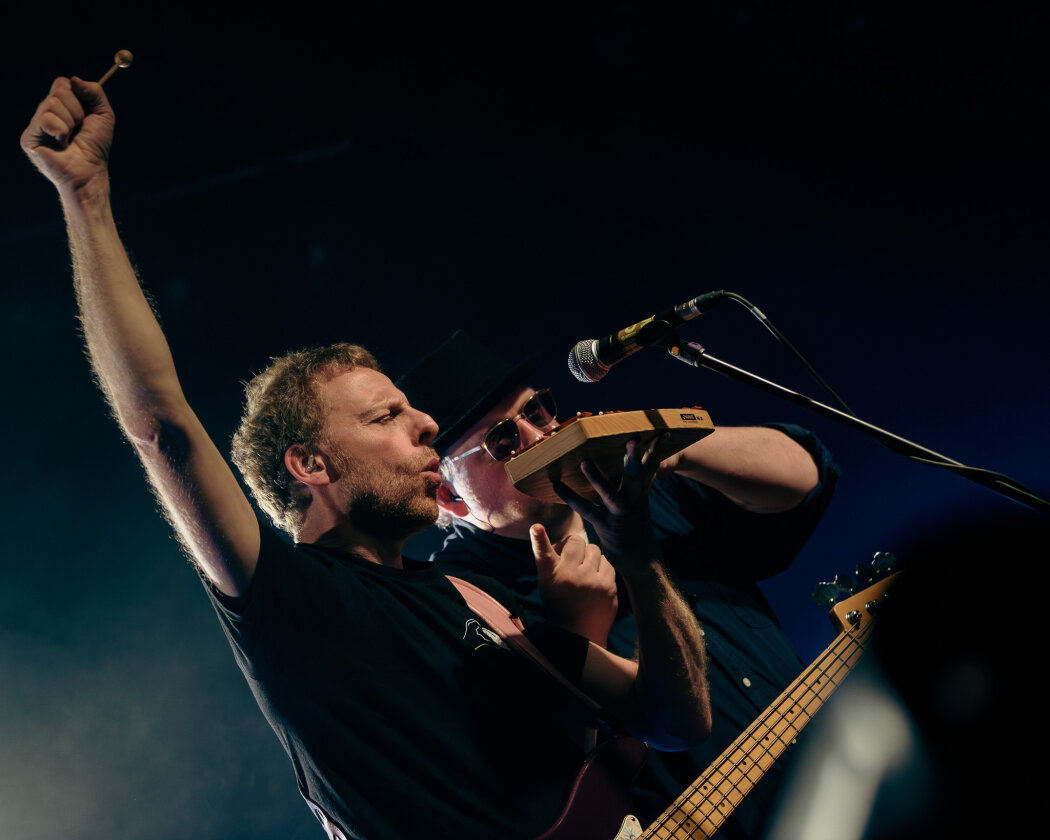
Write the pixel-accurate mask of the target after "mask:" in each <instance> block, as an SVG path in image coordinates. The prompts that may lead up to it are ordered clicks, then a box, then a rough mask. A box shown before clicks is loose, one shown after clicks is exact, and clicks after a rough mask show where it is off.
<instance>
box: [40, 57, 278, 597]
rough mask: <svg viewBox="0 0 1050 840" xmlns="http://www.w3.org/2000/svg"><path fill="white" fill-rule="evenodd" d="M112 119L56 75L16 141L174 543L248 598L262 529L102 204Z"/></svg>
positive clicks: (97, 89)
mask: <svg viewBox="0 0 1050 840" xmlns="http://www.w3.org/2000/svg"><path fill="white" fill-rule="evenodd" d="M113 124H114V118H113V111H112V108H111V107H110V105H109V101H108V100H107V98H106V95H105V93H104V92H103V90H102V88H101V86H100V85H98V84H96V83H91V82H84V81H82V80H80V79H76V78H73V79H66V78H59V79H56V80H55V82H54V84H53V85H52V87H51V91H50V93H49V95H48V97H47V98H46V99H44V101H43V102H42V103H41V104H40V106H39V107H38V108H37V111H36V113H35V114H34V115H33V118H32V120H31V121H30V123H29V126H28V127H27V128H26V130H25V132H24V133H23V134H22V148H23V149H24V150H25V152H26V154H27V155H28V156H29V158H30V160H31V161H32V162H33V164H34V165H35V166H36V167H37V168H38V169H39V170H40V171H41V172H42V173H43V174H44V175H45V176H46V177H47V178H48V179H49V180H50V181H51V182H52V183H53V184H54V185H55V187H56V188H57V190H58V193H59V197H60V198H61V201H62V209H63V211H64V214H65V219H66V225H67V228H68V232H69V242H70V250H71V252H72V257H73V270H74V282H75V286H76V295H77V303H78V307H79V312H80V319H81V322H82V324H83V330H84V337H85V340H86V343H87V349H88V354H89V356H90V359H91V364H92V367H93V368H94V371H95V374H96V376H97V378H98V382H99V385H100V386H101V388H102V391H103V393H104V394H105V396H106V399H107V401H108V402H109V404H110V406H111V408H112V409H113V414H114V416H115V417H116V419H117V422H118V423H119V424H120V427H121V429H122V430H123V432H124V434H125V435H126V436H127V438H128V440H129V441H130V442H131V443H132V445H133V446H134V447H135V450H136V452H137V453H138V456H139V458H140V460H141V461H142V463H143V465H144V466H145V468H146V472H147V474H148V475H149V478H150V481H151V483H152V485H153V487H154V489H155V491H156V493H157V495H158V497H159V498H160V500H161V502H162V504H163V505H164V508H165V510H166V512H167V515H168V517H169V519H170V521H171V522H172V524H173V526H174V527H175V529H176V531H177V532H178V535H179V537H180V539H181V540H182V542H183V544H184V545H185V546H186V547H187V549H188V550H189V551H190V552H191V554H192V555H193V556H194V558H195V559H196V561H197V562H198V563H199V564H200V566H201V568H202V569H203V571H204V572H205V574H206V575H207V576H208V578H209V579H210V580H211V581H212V583H214V584H215V586H216V587H218V589H220V590H221V591H222V592H225V593H226V594H228V595H241V594H244V593H245V592H246V591H247V587H248V584H249V583H250V581H251V576H252V574H253V572H254V570H255V563H256V559H257V556H258V551H259V527H258V522H257V520H256V519H255V515H254V513H253V511H252V508H251V505H250V504H249V502H248V500H247V498H246V497H245V496H244V493H243V492H242V491H241V489H240V485H239V484H238V482H237V479H236V478H235V477H234V475H233V472H232V470H231V469H230V467H229V465H228V464H227V463H226V460H225V459H224V458H223V456H222V455H221V454H220V452H219V450H218V449H217V448H216V447H215V445H214V443H213V442H212V441H211V439H210V438H209V437H208V435H207V433H206V432H205V430H204V428H203V426H202V425H201V423H200V421H199V420H198V419H197V417H196V415H195V414H194V413H193V411H192V409H191V408H190V406H189V404H188V403H187V401H186V398H185V397H184V395H183V393H182V387H181V386H180V384H179V380H178V376H177V374H176V371H175V365H174V362H173V360H172V357H171V352H170V350H169V348H168V343H167V341H166V339H165V338H164V334H163V333H162V331H161V329H160V325H159V324H158V323H157V319H156V318H155V317H154V314H153V311H152V309H151V307H150V305H149V302H148V301H147V300H146V297H145V295H144V294H143V293H142V289H141V287H140V286H139V282H138V278H137V277H136V275H135V272H134V270H133V268H132V266H131V262H130V260H129V259H128V256H127V253H126V252H125V250H124V247H123V245H122V243H121V241H120V237H119V235H118V233H117V227H116V223H115V221H114V219H113V214H112V209H111V207H110V200H109V197H110V185H109V174H108V168H107V165H106V161H107V159H108V155H109V148H110V143H111V141H112V136H113Z"/></svg>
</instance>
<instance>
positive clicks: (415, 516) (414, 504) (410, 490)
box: [338, 458, 438, 540]
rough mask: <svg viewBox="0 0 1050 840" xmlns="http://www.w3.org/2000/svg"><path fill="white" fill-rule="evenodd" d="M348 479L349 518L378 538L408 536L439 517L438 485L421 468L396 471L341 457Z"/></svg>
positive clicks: (344, 472)
mask: <svg viewBox="0 0 1050 840" xmlns="http://www.w3.org/2000/svg"><path fill="white" fill-rule="evenodd" d="M339 460H340V461H341V463H339V465H338V468H339V470H340V473H341V474H342V476H343V477H344V480H345V481H346V482H347V519H349V521H350V524H351V525H353V526H354V528H356V529H357V530H359V531H361V532H362V533H365V534H370V535H371V536H373V537H377V538H379V539H390V540H405V539H408V538H409V537H411V536H412V535H413V534H418V533H419V532H420V531H423V530H424V529H426V528H428V527H430V526H431V525H433V524H434V522H435V521H436V520H437V515H438V506H437V498H436V497H437V486H434V487H433V488H430V487H428V486H426V485H425V483H424V479H423V477H422V475H421V474H420V473H419V472H414V473H409V472H393V471H389V470H379V469H376V468H375V467H372V466H369V465H365V464H362V463H359V462H355V461H354V460H353V459H352V458H341V459H339Z"/></svg>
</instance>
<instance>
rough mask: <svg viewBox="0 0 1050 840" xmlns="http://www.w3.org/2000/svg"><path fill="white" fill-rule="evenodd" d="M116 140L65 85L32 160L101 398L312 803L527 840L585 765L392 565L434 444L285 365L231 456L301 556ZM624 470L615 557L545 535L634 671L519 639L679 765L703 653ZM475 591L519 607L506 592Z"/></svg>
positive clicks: (321, 356) (551, 715) (335, 833)
mask: <svg viewBox="0 0 1050 840" xmlns="http://www.w3.org/2000/svg"><path fill="white" fill-rule="evenodd" d="M113 123H114V119H113V111H112V109H111V108H110V105H109V102H108V100H107V98H106V96H105V93H104V92H103V90H102V88H101V87H100V86H99V85H98V84H95V83H89V82H84V81H82V80H80V79H77V78H73V79H67V78H59V79H57V80H56V81H55V82H54V84H53V85H52V88H51V91H50V94H49V95H48V96H47V98H46V99H44V101H43V102H42V103H41V105H40V106H39V108H38V109H37V111H36V113H35V115H34V116H33V118H32V120H31V122H30V124H29V126H28V127H27V129H26V131H25V132H24V134H23V136H22V146H23V148H24V150H25V151H26V153H27V154H28V155H29V157H30V159H31V160H32V161H33V163H34V164H35V165H36V166H37V168H38V169H39V170H40V171H41V172H42V173H43V174H44V175H45V176H47V178H49V179H50V180H51V181H52V183H53V184H54V185H55V186H56V188H57V189H58V192H59V196H60V197H61V201H62V207H63V210H64V212H65V217H66V222H67V226H68V231H69V240H70V247H71V250H72V255H73V265H74V279H75V285H76V294H77V301H78V304H79V308H80V317H81V321H82V324H83V330H84V336H85V339H86V342H87V348H88V351H89V355H90V358H91V362H92V365H93V367H94V370H95V373H96V375H97V377H98V381H99V384H100V385H101V388H102V390H103V392H104V394H105V396H106V399H107V400H108V402H109V404H110V406H111V407H112V409H113V413H114V415H115V417H116V419H117V421H118V422H119V424H120V427H121V429H122V430H123V432H124V434H125V435H126V436H127V438H128V440H129V441H130V442H131V444H132V445H133V447H134V448H135V451H136V453H137V454H138V456H139V458H140V460H141V461H142V463H143V465H144V466H145V468H146V471H147V474H148V476H149V480H150V483H151V485H152V487H153V490H154V492H155V493H156V495H157V497H158V498H159V500H160V502H161V503H162V505H163V507H164V510H165V512H166V514H167V517H168V519H169V520H170V522H171V524H172V526H173V528H174V529H175V531H176V533H177V534H178V537H179V539H180V540H181V542H182V544H183V546H184V547H185V548H186V550H187V552H188V553H189V554H190V555H191V556H192V558H193V560H194V561H195V563H196V566H197V568H198V569H199V571H200V574H201V576H202V578H203V580H204V582H205V587H206V589H207V592H208V595H209V597H210V598H211V599H212V601H213V603H214V605H215V608H216V611H217V613H218V615H219V619H220V622H221V624H222V627H223V629H224V631H225V633H226V635H227V637H228V639H229V641H230V643H231V645H232V646H233V649H234V654H235V658H236V660H237V663H238V665H239V666H240V668H241V669H242V671H243V672H244V674H245V677H246V678H247V680H248V682H249V684H250V686H251V689H252V691H253V693H254V695H255V697H256V699H257V701H258V702H259V705H260V707H261V708H262V710H263V712H264V714H265V715H266V717H267V718H268V720H269V721H270V723H271V725H272V726H273V728H274V730H275V732H276V733H277V735H278V737H279V738H280V740H281V742H282V744H283V745H284V747H285V749H286V751H287V752H288V755H289V757H290V758H291V761H292V764H293V767H294V770H295V775H296V779H297V781H298V784H299V787H300V790H301V792H302V794H303V796H304V797H306V798H307V800H308V801H309V802H310V803H311V807H312V808H313V810H314V813H315V814H316V815H317V816H318V817H319V818H320V819H321V821H322V823H323V824H324V825H325V828H326V831H327V832H328V834H329V836H330V837H333V838H338V837H362V838H369V839H370V840H373V839H374V838H407V837H455V838H460V840H462V838H485V840H491V838H515V837H522V838H531V837H535V836H537V835H538V834H539V833H540V832H541V831H542V830H543V829H544V828H545V827H546V826H548V825H549V824H550V823H551V822H552V821H553V820H554V818H555V816H556V814H557V811H558V808H559V805H560V802H561V800H562V798H563V796H564V795H565V793H566V791H567V789H568V783H569V780H570V778H571V776H572V774H573V772H574V771H575V769H576V768H577V766H578V762H579V760H580V758H581V754H580V753H579V752H578V750H577V747H576V745H575V744H573V743H572V742H571V741H570V740H569V739H568V738H567V737H565V735H564V734H563V732H562V731H561V730H560V729H559V728H558V727H557V726H556V725H554V724H553V723H552V721H554V720H555V718H556V717H557V716H558V715H559V713H560V712H561V711H562V709H563V707H564V706H565V705H566V703H567V696H568V691H567V690H566V689H565V688H564V687H563V685H562V684H561V683H560V682H558V681H557V680H555V679H554V678H553V677H551V676H550V675H549V674H548V673H545V672H544V671H542V670H540V669H537V668H536V667H535V666H534V665H533V664H532V663H531V662H528V661H527V660H526V659H525V658H524V657H522V656H520V655H519V654H518V653H516V652H515V651H514V650H512V649H510V648H509V647H508V646H507V645H506V644H505V643H503V642H502V641H501V640H500V638H499V637H498V636H497V635H496V634H494V633H492V632H491V631H489V630H488V629H487V628H485V627H484V626H483V625H481V624H480V623H479V621H478V619H477V616H476V615H475V614H474V613H473V612H472V611H471V609H470V608H469V607H468V606H467V604H466V602H465V601H464V600H463V598H462V597H461V596H460V595H459V594H458V592H457V590H456V589H455V588H454V587H453V584H452V583H451V582H450V581H449V580H448V579H447V578H446V577H444V575H443V574H442V572H441V571H440V570H438V569H437V568H436V567H434V566H433V565H432V564H424V563H416V562H414V561H412V560H410V559H407V558H405V557H403V556H402V548H403V545H404V543H405V541H406V539H407V538H408V537H409V536H411V535H412V534H414V533H417V532H418V531H420V530H421V529H423V528H425V527H426V526H428V525H429V524H431V523H432V522H433V520H434V518H435V516H436V514H437V504H436V498H435V497H436V493H437V490H438V487H439V485H440V483H441V478H440V475H439V473H438V463H439V462H438V458H437V455H436V453H435V451H434V449H433V447H432V443H433V440H434V438H435V436H436V434H437V433H438V428H437V426H436V425H435V423H434V421H433V420H432V419H431V418H430V417H429V416H428V415H426V414H425V413H423V412H421V411H418V410H416V409H414V408H413V407H412V406H411V405H410V404H409V402H408V401H407V399H406V398H405V396H404V394H403V393H401V391H399V390H398V389H397V388H396V387H395V386H394V385H393V383H392V382H391V381H390V380H389V379H388V378H387V377H386V376H384V375H383V374H382V373H381V372H380V371H379V370H378V367H377V365H376V363H375V360H374V359H373V358H372V357H371V355H370V354H369V353H368V352H367V351H365V350H363V349H362V348H360V347H357V346H355V345H349V344H337V345H333V346H330V347H324V348H318V349H314V350H306V351H299V352H294V353H290V354H288V355H286V356H284V357H282V358H279V359H276V360H274V362H273V363H272V364H271V366H270V367H269V368H268V369H267V370H266V371H264V372H263V373H262V374H259V375H258V376H257V377H255V378H254V379H253V380H252V382H251V383H250V384H249V386H248V394H247V397H248V399H247V406H246V409H245V414H244V418H243V421H242V424H241V427H240V429H239V430H238V432H237V434H236V437H235V444H234V459H235V462H236V463H237V464H238V466H239V467H240V469H241V470H242V472H243V474H244V477H245V480H246V482H247V483H248V485H249V487H250V488H251V489H252V492H253V495H254V496H255V498H256V500H257V502H258V504H259V506H260V507H261V508H262V509H263V510H264V511H265V512H266V513H267V514H268V515H269V516H270V518H271V519H272V520H273V522H274V523H275V524H276V525H277V526H278V527H279V528H281V529H282V530H284V531H285V532H286V533H287V534H288V535H289V536H290V537H291V539H292V544H289V542H288V541H286V540H282V539H281V538H279V537H278V536H277V534H276V533H274V532H273V531H272V530H271V529H270V528H269V527H268V526H267V525H264V524H261V523H260V521H259V520H258V519H257V518H256V515H255V513H254V511H253V508H252V506H251V504H250V503H249V501H248V499H247V498H246V497H245V495H244V494H243V492H242V491H241V489H240V485H239V483H238V482H237V480H236V478H235V477H234V474H233V472H232V471H231V469H230V468H229V466H228V465H227V462H226V461H225V460H224V458H223V457H222V455H221V454H220V453H219V451H218V449H217V448H216V447H215V445H214V444H213V442H212V440H211V438H210V437H209V436H208V434H207V432H206V431H205V429H204V428H203V426H202V425H201V423H200V422H199V420H198V419H197V417H196V415H195V414H194V412H193V410H192V409H191V408H190V406H189V405H188V403H187V401H186V399H185V397H184V395H183V392H182V388H181V386H180V384H179V379H178V376H177V375H176V370H175V366H174V363H173V361H172V358H171V354H170V352H169V348H168V345H167V342H166V340H165V338H164V335H163V333H162V332H161V329H160V327H159V325H158V323H157V320H156V318H155V317H154V315H153V312H152V310H151V308H150V305H149V304H148V302H147V300H146V298H145V296H144V295H143V293H142V291H141V289H140V286H139V283H138V280H137V278H136V276H135V272H134V271H133V269H132V267H131V264H130V262H129V260H128V257H127V255H126V253H125V251H124V248H123V246H122V244H121V242H120V239H119V237H118V234H117V230H116V226H115V223H114V220H113V216H112V212H111V209H110V203H109V180H108V171H107V166H106V161H107V157H108V154H109V148H110V142H111V139H112V132H113ZM625 461H626V467H627V468H626V472H625V477H624V479H623V480H622V481H621V482H619V483H618V484H616V485H613V484H611V483H609V482H607V481H605V480H604V478H603V477H602V476H601V475H598V474H594V473H592V480H593V482H594V483H595V486H596V487H597V489H598V491H599V493H600V497H601V504H600V505H597V506H594V507H591V506H588V508H587V515H588V516H589V517H590V518H591V519H592V520H593V521H594V523H595V527H596V528H597V529H598V531H599V532H600V533H601V534H602V535H603V542H604V557H603V556H602V555H601V554H600V553H598V552H597V551H596V550H595V549H593V547H589V546H587V545H586V544H585V543H584V542H583V541H582V540H569V541H567V542H564V543H559V549H560V551H556V550H555V549H554V547H552V546H551V545H550V544H549V543H548V542H547V541H546V538H545V535H544V534H543V533H542V529H537V531H536V533H535V535H534V538H535V540H536V544H537V554H538V557H537V562H538V563H539V565H540V567H541V568H542V569H544V574H545V575H547V576H548V578H549V579H550V582H551V590H552V591H555V592H558V591H561V590H562V589H563V581H565V580H568V582H569V584H570V585H571V586H572V587H573V588H574V589H576V590H581V591H584V592H590V593H591V596H590V598H589V599H588V600H587V601H586V603H587V604H591V603H594V602H596V601H600V600H601V599H600V596H598V597H595V596H594V595H593V593H594V592H601V591H602V587H603V586H604V585H605V583H604V582H605V581H607V580H608V578H609V570H608V564H610V563H611V564H612V565H613V566H615V568H616V569H617V571H618V572H619V575H620V576H621V578H623V579H624V580H625V581H626V585H627V589H628V591H629V593H630V597H631V601H632V604H633V606H634V610H635V616H636V620H637V622H638V626H639V640H640V646H639V655H638V658H637V660H631V659H627V658H624V657H620V656H615V655H613V654H611V653H609V652H608V651H607V650H606V649H605V648H603V647H601V646H599V645H596V644H594V643H592V642H589V641H588V640H587V639H585V638H583V637H581V636H578V635H574V634H572V633H570V632H567V631H565V630H563V629H561V628H558V627H556V626H554V625H551V624H547V623H544V622H542V621H531V620H530V618H529V616H528V614H525V615H524V618H525V623H526V634H527V635H528V636H529V638H530V639H531V641H532V642H533V643H534V644H535V645H536V646H537V647H538V648H539V649H540V650H541V651H542V652H543V653H545V654H546V655H547V657H548V658H549V659H551V660H553V662H554V663H555V665H556V666H557V668H558V670H559V671H560V673H562V674H563V675H564V676H565V677H566V678H567V679H568V680H569V681H570V682H574V683H575V684H576V685H577V686H578V688H579V689H581V690H582V691H583V692H584V693H585V694H587V695H589V696H590V697H591V698H592V699H593V700H594V701H596V702H597V703H598V704H599V705H600V706H601V707H602V708H603V709H604V710H605V714H606V715H607V716H608V718H609V719H610V720H616V721H618V722H619V723H620V724H621V725H622V726H623V728H624V729H625V730H627V731H628V732H631V733H633V734H636V735H638V736H640V737H642V738H645V739H647V740H650V741H651V742H652V743H654V744H657V745H660V746H663V747H665V748H668V749H680V748H684V747H686V746H688V745H689V744H691V743H694V742H696V741H697V740H700V739H702V738H704V737H705V736H706V735H707V734H708V732H709V731H710V726H711V721H710V712H709V709H708V705H707V694H706V687H705V682H704V650H703V642H702V639H701V636H700V631H699V627H698V625H697V622H696V620H695V618H694V616H693V615H692V612H691V611H690V610H689V608H688V606H687V605H686V604H685V603H684V602H683V600H682V599H681V597H680V596H679V595H678V594H677V593H676V591H675V590H674V589H673V588H672V587H671V586H670V584H669V580H668V576H667V574H666V572H665V571H664V569H663V566H662V565H661V563H660V562H659V559H658V558H659V552H658V550H657V549H656V547H655V542H654V540H653V535H652V529H651V527H650V525H649V520H648V512H647V494H646V490H647V488H648V484H649V483H650V482H651V480H652V477H653V475H654V473H655V470H656V466H657V465H656V463H655V459H654V458H653V457H652V450H651V449H649V450H647V451H645V452H643V451H641V450H640V449H639V448H637V447H636V446H634V445H629V446H628V448H627V453H626V456H625ZM473 580H474V583H476V584H477V585H479V586H481V587H482V588H483V589H484V590H485V591H487V592H489V593H490V594H491V595H493V596H494V597H495V598H496V599H497V600H498V601H500V602H503V603H504V604H506V605H507V606H508V607H509V608H510V609H511V610H513V611H515V612H517V611H518V607H517V605H516V603H515V600H514V597H513V595H512V594H511V593H509V592H507V591H506V590H505V589H504V588H502V587H500V586H499V585H498V584H495V583H494V582H491V581H489V580H487V579H485V578H482V577H475V578H474V579H473ZM606 597H608V594H607V593H606ZM570 600H571V599H570ZM591 608H592V607H591V606H585V607H584V609H591Z"/></svg>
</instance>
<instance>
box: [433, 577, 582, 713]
mask: <svg viewBox="0 0 1050 840" xmlns="http://www.w3.org/2000/svg"><path fill="white" fill-rule="evenodd" d="M445 577H447V578H448V579H449V580H450V581H451V582H452V585H453V586H454V587H456V589H458V590H459V594H460V595H462V596H463V600H464V601H466V602H467V606H468V607H470V608H471V609H472V610H473V611H474V613H475V614H476V615H477V616H478V617H479V618H480V619H482V620H483V621H484V622H485V623H486V624H487V625H488V626H489V627H491V628H492V629H493V630H494V631H495V632H496V633H497V634H498V635H499V637H500V638H501V639H504V640H505V641H506V642H508V643H509V644H511V645H512V646H513V647H515V648H516V649H517V650H518V651H520V652H521V653H523V654H525V656H527V657H528V658H529V659H531V660H532V661H533V662H534V663H536V665H538V666H539V667H540V668H543V669H544V670H545V671H547V672H548V673H549V674H550V675H551V676H552V677H554V678H555V679H556V680H558V682H560V683H561V684H562V685H564V686H565V687H566V688H568V689H569V691H570V692H571V693H572V694H573V696H574V697H576V698H577V699H578V700H579V701H580V702H581V703H583V705H584V706H586V707H587V708H588V709H590V711H592V712H595V713H600V712H601V706H600V705H598V704H597V703H595V702H594V700H592V699H591V698H590V697H588V696H587V695H586V694H584V693H583V692H582V691H580V689H579V688H577V687H576V686H575V685H574V684H573V683H572V682H570V681H569V680H568V679H566V678H565V676H564V675H563V674H562V673H561V671H559V670H558V669H557V668H556V667H555V666H554V663H552V662H551V661H550V660H549V659H548V658H547V657H546V656H544V655H543V653H542V652H541V651H540V649H539V648H538V647H536V645H534V644H533V643H532V642H531V641H529V638H528V636H526V635H525V633H524V630H525V626H524V625H523V624H522V623H521V621H520V620H518V619H517V618H515V617H514V616H512V615H511V614H510V612H509V611H508V610H507V608H506V607H505V606H503V604H501V603H500V602H499V601H497V600H496V599H495V598H493V597H492V596H491V595H489V593H488V592H486V591H485V590H484V589H480V588H478V587H477V586H475V585H474V584H472V583H468V582H467V581H465V580H461V579H460V578H457V577H453V576H452V575H446V576H445Z"/></svg>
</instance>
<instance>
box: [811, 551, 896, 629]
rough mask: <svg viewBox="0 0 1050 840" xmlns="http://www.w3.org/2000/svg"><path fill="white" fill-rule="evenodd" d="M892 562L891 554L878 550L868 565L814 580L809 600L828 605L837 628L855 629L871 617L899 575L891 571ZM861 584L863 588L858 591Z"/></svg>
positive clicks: (872, 617)
mask: <svg viewBox="0 0 1050 840" xmlns="http://www.w3.org/2000/svg"><path fill="white" fill-rule="evenodd" d="M896 565H897V560H896V558H895V557H894V556H893V555H892V554H890V553H889V552H885V551H880V552H878V553H877V554H876V555H875V556H874V557H873V558H872V561H871V563H870V565H868V566H866V565H858V566H857V570H856V573H855V574H844V575H835V578H834V580H832V581H829V582H824V583H818V584H817V586H816V588H815V589H814V590H813V601H814V603H816V604H818V605H820V606H830V607H831V613H830V616H831V620H832V623H834V624H835V625H836V627H837V628H838V629H839V630H845V629H847V628H853V629H858V628H860V627H861V625H863V624H865V623H867V622H869V621H871V620H872V619H874V617H875V616H876V615H877V614H878V612H879V610H880V609H881V607H882V605H883V604H884V603H885V601H886V599H887V597H888V595H889V590H890V587H891V586H892V585H893V582H894V581H895V580H896V579H897V577H898V575H899V572H894V571H893V570H894V568H896ZM862 585H863V586H865V588H864V589H863V590H862V591H860V592H858V591H857V589H858V588H859V587H860V586H862Z"/></svg>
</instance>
